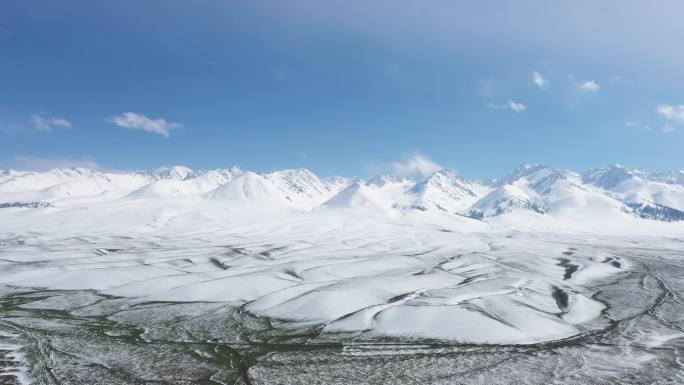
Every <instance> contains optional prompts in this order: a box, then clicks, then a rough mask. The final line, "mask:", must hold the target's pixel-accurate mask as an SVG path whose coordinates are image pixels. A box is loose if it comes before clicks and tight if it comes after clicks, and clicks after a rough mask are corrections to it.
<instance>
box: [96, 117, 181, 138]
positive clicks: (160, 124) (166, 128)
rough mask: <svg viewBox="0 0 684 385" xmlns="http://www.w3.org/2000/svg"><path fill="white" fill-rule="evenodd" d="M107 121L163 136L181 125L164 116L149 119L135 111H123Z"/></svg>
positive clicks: (166, 136)
mask: <svg viewBox="0 0 684 385" xmlns="http://www.w3.org/2000/svg"><path fill="white" fill-rule="evenodd" d="M109 121H110V122H111V123H114V124H116V125H117V126H119V127H123V128H131V129H134V130H143V131H147V132H151V133H154V134H158V135H161V136H163V137H165V138H168V137H169V135H171V130H174V129H176V128H181V127H183V125H182V124H180V123H176V122H168V121H166V119H164V118H158V119H150V118H148V117H147V116H145V115H143V114H138V113H135V112H124V113H122V114H121V115H118V116H113V117H111V118H109Z"/></svg>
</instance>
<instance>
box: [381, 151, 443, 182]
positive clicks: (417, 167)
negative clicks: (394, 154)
mask: <svg viewBox="0 0 684 385" xmlns="http://www.w3.org/2000/svg"><path fill="white" fill-rule="evenodd" d="M443 168H444V167H442V166H440V165H439V164H437V163H435V162H434V161H432V160H431V159H429V158H428V157H426V156H423V155H420V154H416V155H414V156H412V157H411V158H409V159H408V160H407V161H406V162H394V163H392V164H390V169H391V172H392V174H394V175H397V176H405V177H425V176H428V175H430V174H432V173H434V172H436V171H439V170H441V169H443Z"/></svg>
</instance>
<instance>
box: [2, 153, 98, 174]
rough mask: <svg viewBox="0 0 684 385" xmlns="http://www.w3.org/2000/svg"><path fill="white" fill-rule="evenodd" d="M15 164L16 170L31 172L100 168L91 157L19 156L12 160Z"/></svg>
mask: <svg viewBox="0 0 684 385" xmlns="http://www.w3.org/2000/svg"><path fill="white" fill-rule="evenodd" d="M14 161H15V164H16V165H17V166H18V168H21V169H26V170H31V171H45V170H50V169H53V168H71V167H82V168H91V169H100V166H99V165H98V164H97V162H95V159H94V158H92V157H82V158H72V157H62V156H50V157H40V156H30V155H20V156H16V157H15V158H14Z"/></svg>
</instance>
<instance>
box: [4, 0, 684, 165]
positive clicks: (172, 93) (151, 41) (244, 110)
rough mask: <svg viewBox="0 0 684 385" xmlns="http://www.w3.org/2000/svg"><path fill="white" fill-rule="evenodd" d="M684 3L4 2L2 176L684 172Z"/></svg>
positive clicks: (308, 0) (176, 0)
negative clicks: (415, 163) (617, 168)
mask: <svg viewBox="0 0 684 385" xmlns="http://www.w3.org/2000/svg"><path fill="white" fill-rule="evenodd" d="M682 14H684V3H682V2H680V1H656V2H649V3H648V4H646V3H645V2H643V1H622V2H620V3H619V6H618V5H617V3H616V2H614V1H558V2H555V1H554V2H544V1H515V2H511V1H479V2H456V1H440V0H437V1H431V2H416V1H404V0H398V1H373V2H368V1H351V0H350V1H344V2H343V1H315V0H306V1H299V0H295V1H259V2H251V1H245V2H233V1H180V0H159V1H127V0H122V1H116V2H101V1H66V2H55V1H32V0H21V1H19V0H16V1H14V0H10V1H3V2H2V4H0V168H8V167H14V168H45V167H50V166H64V165H90V166H98V167H102V168H107V169H140V168H154V167H158V166H162V165H173V164H185V165H188V166H190V167H193V168H216V167H228V166H231V165H235V164H238V165H241V166H242V167H244V168H249V169H253V170H256V171H268V170H273V169H279V168H291V167H307V168H310V169H312V170H313V171H315V172H317V173H319V174H322V175H333V174H341V175H358V176H368V175H371V174H374V173H378V172H382V171H384V170H386V169H388V168H389V169H391V168H392V167H391V165H392V164H394V162H403V161H406V160H407V159H410V158H411V157H413V156H414V155H416V154H422V155H423V156H425V157H429V158H430V159H432V160H433V161H434V162H436V163H438V164H440V165H442V166H445V167H450V168H454V169H456V170H458V171H459V172H460V173H461V174H463V175H465V176H468V177H490V176H497V175H501V174H503V173H505V172H507V171H509V170H510V169H511V168H512V167H513V166H514V165H517V164H520V163H526V162H538V163H545V164H549V165H552V166H555V167H561V168H570V169H576V170H580V171H581V170H584V169H587V168H590V167H595V166H600V165H603V164H606V163H609V162H618V163H623V164H626V165H629V166H639V167H644V168H648V169H653V170H668V169H679V168H684V150H683V149H684V71H682V68H684V50H682V49H681V47H682V44H681V38H682V36H684V23H681V15H682Z"/></svg>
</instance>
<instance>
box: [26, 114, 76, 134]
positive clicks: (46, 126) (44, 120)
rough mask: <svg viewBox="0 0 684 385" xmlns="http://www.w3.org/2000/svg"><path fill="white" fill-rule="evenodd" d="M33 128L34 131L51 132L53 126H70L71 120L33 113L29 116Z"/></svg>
mask: <svg viewBox="0 0 684 385" xmlns="http://www.w3.org/2000/svg"><path fill="white" fill-rule="evenodd" d="M31 122H32V124H33V128H34V129H35V130H36V131H44V132H52V129H53V128H54V127H64V128H71V127H72V125H71V122H69V121H68V120H66V119H64V118H53V117H49V116H45V115H43V114H34V115H32V116H31Z"/></svg>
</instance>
